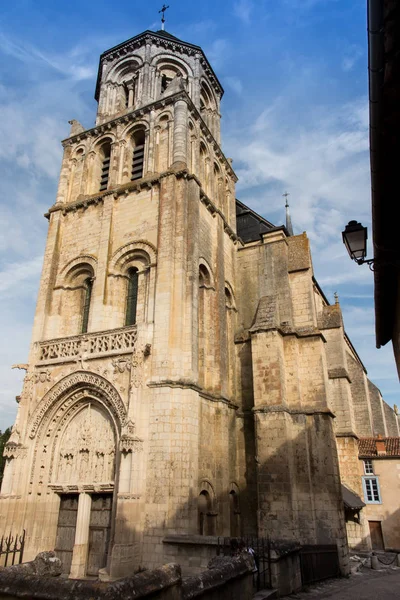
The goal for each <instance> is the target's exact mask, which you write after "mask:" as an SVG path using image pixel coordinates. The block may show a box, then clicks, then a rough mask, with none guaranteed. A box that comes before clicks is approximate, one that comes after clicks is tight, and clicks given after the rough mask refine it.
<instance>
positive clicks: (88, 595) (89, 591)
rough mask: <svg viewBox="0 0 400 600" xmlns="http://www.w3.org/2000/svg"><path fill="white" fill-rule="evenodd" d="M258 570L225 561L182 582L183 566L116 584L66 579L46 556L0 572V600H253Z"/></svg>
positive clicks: (246, 559)
mask: <svg viewBox="0 0 400 600" xmlns="http://www.w3.org/2000/svg"><path fill="white" fill-rule="evenodd" d="M253 567H254V562H253V560H252V558H251V557H250V556H240V557H234V558H229V557H221V558H215V559H214V560H213V561H211V563H210V565H209V568H208V569H207V570H206V571H204V572H203V573H201V574H200V575H197V576H194V577H189V578H186V579H185V580H184V581H183V582H182V576H181V569H180V566H179V565H176V564H169V565H164V566H163V567H160V568H158V569H153V570H152V571H144V572H143V573H138V574H137V575H133V576H132V577H126V578H124V579H119V580H117V581H114V582H112V583H106V582H99V581H86V580H77V579H63V578H60V577H58V575H59V574H60V573H61V563H60V561H59V559H58V558H56V557H55V555H54V553H53V552H43V553H41V555H38V556H37V557H36V559H35V560H34V561H32V562H31V563H25V564H23V565H16V566H14V567H7V568H4V569H1V570H0V598H1V599H5V600H17V599H18V598H26V599H29V600H122V599H125V598H135V600H140V599H141V598H146V600H191V599H192V598H201V599H202V600H234V599H236V598H240V600H251V598H252V597H253V574H252V571H253Z"/></svg>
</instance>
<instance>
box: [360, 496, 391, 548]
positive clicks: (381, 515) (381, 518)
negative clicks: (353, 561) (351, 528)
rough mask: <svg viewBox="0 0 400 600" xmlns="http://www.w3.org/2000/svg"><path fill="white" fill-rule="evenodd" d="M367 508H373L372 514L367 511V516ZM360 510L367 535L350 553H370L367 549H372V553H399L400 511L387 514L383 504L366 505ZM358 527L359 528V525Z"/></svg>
mask: <svg viewBox="0 0 400 600" xmlns="http://www.w3.org/2000/svg"><path fill="white" fill-rule="evenodd" d="M368 507H373V509H374V510H373V512H372V511H369V514H367V511H368ZM381 509H382V510H381ZM362 510H363V511H364V519H365V520H366V521H367V525H368V530H369V535H367V536H364V537H363V538H362V539H361V541H360V542H359V543H358V544H355V545H354V546H353V547H352V551H353V552H360V553H365V552H366V551H367V552H371V550H368V549H369V548H372V551H374V550H376V551H383V550H385V551H386V552H400V509H398V510H396V511H394V512H393V513H389V511H388V510H387V509H386V510H385V508H384V504H381V505H379V504H372V505H371V504H370V505H368V504H367V506H366V507H365V508H363V509H362ZM374 513H375V514H374ZM359 527H360V528H361V525H359Z"/></svg>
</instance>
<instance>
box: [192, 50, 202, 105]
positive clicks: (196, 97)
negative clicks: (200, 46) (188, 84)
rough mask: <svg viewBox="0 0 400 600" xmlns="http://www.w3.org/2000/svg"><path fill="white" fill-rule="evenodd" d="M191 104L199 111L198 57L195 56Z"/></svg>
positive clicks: (197, 55)
mask: <svg viewBox="0 0 400 600" xmlns="http://www.w3.org/2000/svg"><path fill="white" fill-rule="evenodd" d="M192 100H193V104H194V105H195V107H196V108H197V110H200V55H199V54H196V56H195V63H194V78H193V95H192Z"/></svg>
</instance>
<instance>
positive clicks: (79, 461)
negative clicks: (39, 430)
mask: <svg viewBox="0 0 400 600" xmlns="http://www.w3.org/2000/svg"><path fill="white" fill-rule="evenodd" d="M55 446H56V447H55V458H56V465H55V475H54V483H53V486H55V487H56V488H57V489H60V488H61V487H62V488H63V489H68V491H70V493H62V494H60V512H59V517H58V523H57V538H56V545H55V551H56V554H57V555H58V557H59V558H60V559H61V562H62V564H63V571H64V573H65V574H71V576H74V577H81V576H84V575H88V576H96V575H97V574H98V572H99V569H101V568H103V567H105V566H106V564H107V556H108V548H109V543H110V533H111V510H112V495H113V488H114V478H115V449H116V439H115V432H114V428H113V423H112V421H111V419H110V417H109V416H108V415H107V413H106V411H105V410H104V408H103V407H102V406H100V405H99V404H98V403H96V402H95V401H93V400H91V399H87V401H86V402H83V403H82V405H81V406H80V410H78V411H77V412H74V413H73V415H72V416H71V418H70V419H67V420H66V423H65V424H64V427H63V431H62V432H60V439H59V441H58V442H57V443H56V444H55ZM99 490H102V492H101V493H100V492H99ZM78 546H79V550H78ZM85 554H86V555H85Z"/></svg>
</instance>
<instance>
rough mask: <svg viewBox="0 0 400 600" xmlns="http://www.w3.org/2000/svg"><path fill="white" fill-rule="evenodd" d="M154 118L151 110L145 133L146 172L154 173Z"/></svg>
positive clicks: (153, 112)
mask: <svg viewBox="0 0 400 600" xmlns="http://www.w3.org/2000/svg"><path fill="white" fill-rule="evenodd" d="M154 120H155V111H154V110H151V111H150V123H149V131H148V135H147V173H154Z"/></svg>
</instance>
